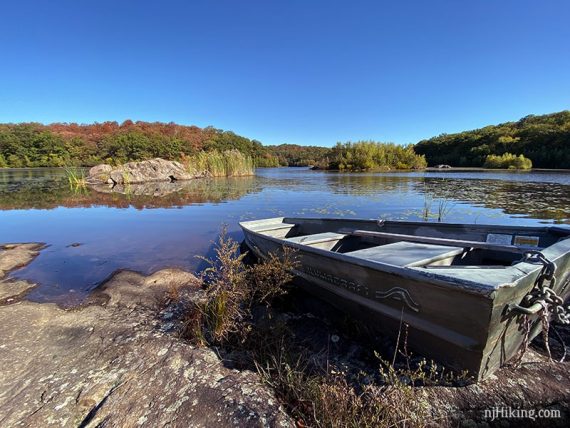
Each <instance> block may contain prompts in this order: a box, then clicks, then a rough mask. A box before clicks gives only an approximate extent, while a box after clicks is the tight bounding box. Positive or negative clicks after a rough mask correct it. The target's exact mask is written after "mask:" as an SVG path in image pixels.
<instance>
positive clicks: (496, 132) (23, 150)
mask: <svg viewBox="0 0 570 428" xmlns="http://www.w3.org/2000/svg"><path fill="white" fill-rule="evenodd" d="M228 150H239V151H240V152H241V153H243V154H244V155H245V156H247V157H250V158H251V159H252V160H253V163H254V165H255V166H256V167H275V166H315V167H318V168H322V169H338V170H371V169H402V168H412V169H413V168H422V167H425V165H426V162H427V165H430V166H435V165H439V164H447V165H451V166H453V167H481V166H486V167H492V168H509V167H511V168H530V165H532V166H533V167H535V168H570V111H562V112H559V113H553V114H547V115H542V116H534V115H530V116H526V117H524V118H522V119H520V120H519V121H517V122H507V123H503V124H499V125H491V126H486V127H484V128H481V129H476V130H472V131H465V132H460V133H456V134H441V135H439V136H437V137H433V138H430V139H427V140H422V141H420V142H419V143H418V144H416V145H414V146H412V145H408V146H400V145H396V144H390V143H376V142H371V141H361V142H358V143H350V142H348V143H337V145H336V146H334V147H332V148H328V147H319V146H299V145H295V144H281V145H277V146H263V145H262V143H261V142H259V141H257V140H253V139H249V138H246V137H242V136H240V135H237V134H235V133H233V132H231V131H224V130H221V129H216V128H213V127H206V128H199V127H197V126H184V125H177V124H174V123H160V122H152V123H150V122H140V121H139V122H133V121H131V120H126V121H124V122H123V123H121V124H119V123H118V122H103V123H94V124H90V125H80V124H75V123H54V124H51V125H43V124H39V123H20V124H0V167H15V168H20V167H44V166H91V165H95V164H98V163H102V162H105V163H111V164H121V163H125V162H129V161H136V160H143V159H150V158H154V157H161V158H164V159H170V160H180V159H184V158H188V157H194V156H196V155H198V154H199V153H202V152H218V153H223V152H226V151H228ZM521 156H522V157H521ZM214 157H215V156H214Z"/></svg>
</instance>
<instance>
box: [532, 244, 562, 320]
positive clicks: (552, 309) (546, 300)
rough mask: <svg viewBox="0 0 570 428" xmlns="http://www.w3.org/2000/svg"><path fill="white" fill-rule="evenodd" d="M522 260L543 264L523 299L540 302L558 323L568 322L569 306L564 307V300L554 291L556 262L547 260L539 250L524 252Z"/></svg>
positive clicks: (533, 302)
mask: <svg viewBox="0 0 570 428" xmlns="http://www.w3.org/2000/svg"><path fill="white" fill-rule="evenodd" d="M522 261H523V262H526V263H532V264H537V263H540V264H542V265H543V267H542V270H541V271H540V273H539V274H538V277H537V278H536V281H535V284H534V288H533V289H532V290H531V292H530V293H529V294H528V295H527V296H526V297H525V300H526V301H527V302H528V303H529V304H530V305H533V304H535V303H540V304H541V305H542V307H543V308H544V311H545V312H547V313H548V314H551V315H553V317H554V320H555V321H557V322H559V323H560V324H570V307H568V308H565V307H564V300H563V299H562V297H560V296H559V295H558V294H556V292H555V291H554V287H555V286H556V276H555V273H556V263H554V262H552V261H550V260H548V259H547V258H546V257H545V256H544V254H542V253H541V252H540V251H528V252H527V253H525V255H524V257H523V259H522Z"/></svg>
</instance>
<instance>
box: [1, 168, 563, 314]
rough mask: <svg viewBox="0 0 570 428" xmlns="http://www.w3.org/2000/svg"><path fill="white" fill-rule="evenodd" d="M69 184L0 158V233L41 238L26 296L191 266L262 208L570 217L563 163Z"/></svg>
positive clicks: (474, 219)
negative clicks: (534, 167) (553, 167)
mask: <svg viewBox="0 0 570 428" xmlns="http://www.w3.org/2000/svg"><path fill="white" fill-rule="evenodd" d="M99 190H100V191H96V190H93V189H84V190H80V191H73V190H71V189H70V188H69V185H68V183H67V181H66V177H65V173H64V171H63V170H61V169H48V168H46V169H21V170H15V169H0V243H8V242H44V243H46V244H47V245H48V248H46V249H45V250H43V251H42V252H41V254H40V256H39V257H37V258H36V259H35V260H34V261H33V262H32V263H30V264H29V265H28V266H26V267H24V268H22V269H20V270H18V271H16V272H14V273H13V276H14V277H17V278H23V279H28V280H30V281H33V282H37V283H39V284H40V286H39V287H37V288H35V289H34V290H32V292H31V293H30V294H29V296H28V297H29V299H31V300H35V301H56V302H60V303H65V304H73V303H77V302H80V301H81V299H82V298H84V297H85V295H86V294H87V293H88V292H89V291H90V290H92V289H93V288H95V287H97V285H99V284H100V283H101V282H102V281H104V280H105V279H106V278H108V277H109V276H110V275H112V273H113V272H115V271H116V270H118V269H132V270H136V271H139V272H142V273H145V274H148V273H150V272H153V271H155V270H158V269H161V268H164V267H180V268H183V269H188V270H191V271H196V270H199V269H200V268H201V267H202V264H203V262H202V261H201V260H200V259H199V258H198V257H197V256H209V255H210V256H211V254H212V241H213V240H215V239H216V237H217V235H218V233H219V231H220V227H221V225H222V224H226V225H227V227H228V231H229V233H230V235H231V236H233V237H234V238H235V239H237V240H241V239H242V235H241V232H240V230H239V227H238V222H239V221H241V220H250V219H256V218H264V217H277V216H310V217H347V218H348V217H364V218H383V219H393V220H396V219H397V220H401V219H409V220H422V219H423V218H424V217H425V212H426V209H427V211H429V212H430V215H429V218H428V219H429V221H437V216H438V211H442V212H443V220H444V221H446V222H461V223H486V224H489V223H495V224H520V225H537V224H551V223H562V224H570V173H569V172H567V171H566V172H553V171H532V172H516V171H513V172H511V171H498V172H493V171H454V170H451V171H441V172H440V171H422V172H393V173H354V174H349V173H336V172H325V171H311V170H309V169H307V168H262V169H258V170H257V171H256V175H255V176H253V177H242V178H218V179H200V180H193V181H189V182H177V183H172V184H156V183H153V184H149V185H132V186H130V188H128V189H124V191H123V193H118V192H111V191H110V190H109V189H107V188H102V189H99Z"/></svg>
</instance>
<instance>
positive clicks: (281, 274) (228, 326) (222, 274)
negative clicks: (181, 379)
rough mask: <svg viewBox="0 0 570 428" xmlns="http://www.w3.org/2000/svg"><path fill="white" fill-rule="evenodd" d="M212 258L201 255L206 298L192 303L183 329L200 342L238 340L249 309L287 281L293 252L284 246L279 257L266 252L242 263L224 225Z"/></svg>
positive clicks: (244, 333)
mask: <svg viewBox="0 0 570 428" xmlns="http://www.w3.org/2000/svg"><path fill="white" fill-rule="evenodd" d="M215 254H216V257H215V258H214V259H207V258H202V259H203V260H204V261H205V262H206V263H207V264H208V265H209V267H208V268H207V269H205V270H204V271H203V273H202V280H203V282H204V284H205V285H206V298H205V300H204V301H203V302H200V303H198V304H196V305H195V307H194V308H193V310H192V311H191V312H193V313H192V315H191V316H190V317H189V320H188V321H189V322H188V325H187V328H186V331H187V333H188V334H189V335H190V337H193V338H194V340H195V341H196V342H198V343H202V344H206V343H208V344H211V345H214V344H215V345H221V344H224V343H225V342H227V341H228V339H229V338H230V337H232V338H234V339H235V338H236V337H239V338H241V339H242V340H243V339H245V337H246V336H247V335H248V334H249V332H250V331H251V323H252V321H251V320H252V316H251V310H252V308H253V307H254V306H255V305H260V304H264V305H269V302H270V301H271V299H272V298H274V297H275V296H278V295H280V294H283V293H284V288H283V287H284V285H285V284H287V283H288V282H290V281H291V279H292V275H291V273H290V270H291V268H292V267H293V265H294V263H295V262H294V254H293V251H292V250H290V249H285V250H284V251H283V254H282V256H281V257H279V256H277V255H273V254H271V255H269V257H268V258H267V259H266V260H263V261H261V262H260V263H258V264H256V265H254V266H246V265H245V264H244V263H243V259H244V257H245V256H246V254H240V251H239V243H237V242H236V241H234V240H233V239H231V238H230V237H228V235H227V231H226V229H225V228H223V229H222V232H221V234H220V237H219V238H218V241H217V242H216V245H215Z"/></svg>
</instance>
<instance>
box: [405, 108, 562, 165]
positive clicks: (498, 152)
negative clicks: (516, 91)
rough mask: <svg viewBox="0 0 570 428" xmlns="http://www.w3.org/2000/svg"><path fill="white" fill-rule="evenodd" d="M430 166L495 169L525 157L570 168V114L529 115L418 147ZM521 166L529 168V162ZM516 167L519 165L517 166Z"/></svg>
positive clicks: (445, 135)
mask: <svg viewBox="0 0 570 428" xmlns="http://www.w3.org/2000/svg"><path fill="white" fill-rule="evenodd" d="M414 149H415V151H416V152H417V153H418V154H422V155H425V157H426V159H427V161H428V164H429V165H438V164H448V165H451V166H461V167H473V166H475V167H479V166H484V165H485V164H486V163H487V166H494V165H496V164H497V163H499V164H500V163H501V160H499V159H497V157H500V156H502V157H503V161H505V160H506V159H507V158H508V159H510V163H508V162H507V164H505V165H507V167H508V166H509V165H514V164H516V163H517V162H522V159H520V158H519V159H520V161H519V160H513V158H512V156H513V155H514V156H516V157H517V158H518V157H519V156H520V155H522V156H523V158H526V159H528V160H530V162H531V163H532V165H533V166H534V167H535V168H570V111H562V112H559V113H552V114H546V115H541V116H534V115H530V116H526V117H524V118H522V119H520V120H518V121H516V122H507V123H502V124H499V125H491V126H486V127H484V128H481V129H475V130H473V131H465V132H460V133H456V134H441V135H439V136H437V137H433V138H430V139H428V140H423V141H420V142H419V143H418V144H416V145H415V147H414ZM521 165H523V166H525V165H526V166H528V162H526V163H525V162H522V163H521ZM515 167H516V166H515Z"/></svg>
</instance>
